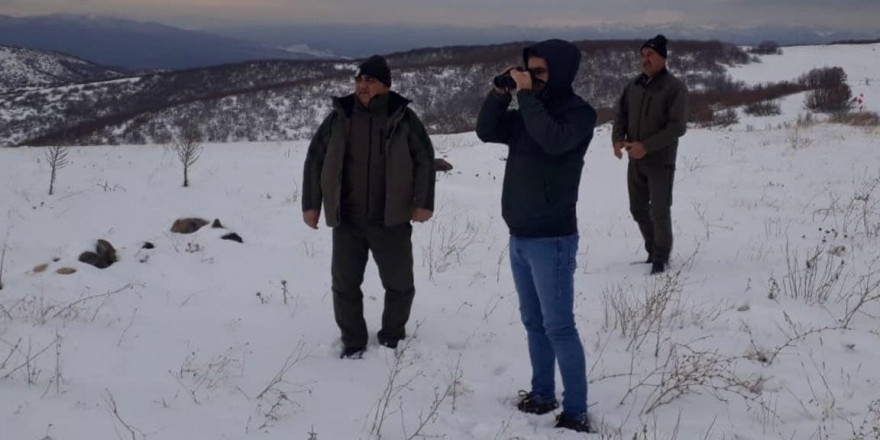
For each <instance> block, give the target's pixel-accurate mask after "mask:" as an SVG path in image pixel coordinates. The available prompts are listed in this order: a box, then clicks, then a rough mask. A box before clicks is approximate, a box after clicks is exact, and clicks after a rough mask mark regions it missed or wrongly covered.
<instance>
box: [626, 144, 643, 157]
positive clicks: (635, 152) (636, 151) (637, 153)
mask: <svg viewBox="0 0 880 440" xmlns="http://www.w3.org/2000/svg"><path fill="white" fill-rule="evenodd" d="M624 148H626V153H627V154H628V155H629V157H631V158H633V159H641V158H643V157H645V155H647V154H648V151H647V150H645V144H643V143H641V142H628V143H626V145H625V147H624Z"/></svg>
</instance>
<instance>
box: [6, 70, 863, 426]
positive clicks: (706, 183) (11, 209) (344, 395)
mask: <svg viewBox="0 0 880 440" xmlns="http://www.w3.org/2000/svg"><path fill="white" fill-rule="evenodd" d="M784 56H785V55H783V57H784ZM802 67H803V68H804V70H808V69H809V67H810V66H809V65H806V64H805V65H804V66H802ZM784 118H785V120H786V121H787V122H791V121H792V120H793V119H795V118H796V114H792V113H787V114H786V115H784ZM878 139H880V132H878V131H877V129H876V128H875V129H856V128H851V127H846V126H837V125H817V126H812V127H799V128H797V127H793V128H774V127H771V128H768V129H766V130H746V129H745V128H740V127H734V128H732V129H730V130H705V129H694V130H691V131H689V132H688V134H687V135H686V136H685V138H684V139H683V141H682V145H681V147H680V158H679V162H678V167H677V172H676V193H675V205H674V206H673V218H674V223H675V226H674V228H675V234H676V247H675V250H674V252H673V260H672V271H671V272H670V273H669V274H667V275H665V276H660V277H650V276H648V275H647V273H646V272H647V268H646V267H645V266H644V265H633V264H631V262H633V261H636V260H640V259H642V258H643V257H644V253H643V251H642V250H641V249H640V247H641V246H640V239H639V237H638V231H637V229H636V227H635V224H634V223H633V222H632V221H631V219H630V218H629V214H628V208H627V201H626V185H625V169H626V163H625V162H624V161H618V160H617V159H615V158H614V157H613V156H612V154H611V152H610V147H609V145H610V133H609V127H607V126H605V127H601V128H599V129H598V130H597V133H596V138H595V139H594V141H593V144H592V146H591V149H590V151H589V152H588V153H587V158H586V164H587V165H586V168H585V171H584V177H583V181H582V185H581V197H580V203H579V208H578V210H579V211H578V213H579V220H580V235H581V243H580V251H579V255H578V267H579V270H578V271H577V273H576V280H575V281H576V289H577V294H576V316H577V322H578V326H579V330H580V332H581V337H582V339H583V341H584V346H585V349H586V351H587V359H588V366H589V378H590V380H591V384H590V405H591V407H590V411H591V413H592V415H593V417H594V419H595V421H596V423H597V425H598V426H599V427H600V428H601V430H602V433H603V434H602V435H601V436H600V435H596V436H594V438H602V439H621V440H623V439H632V438H638V439H688V440H690V439H703V438H711V439H825V438H828V439H870V438H876V437H877V432H878V430H880V401H878V397H880V383H878V379H880V376H878V374H877V373H876V368H874V366H875V365H877V364H878V362H880V334H878V332H877V329H878V317H880V287H878V285H877V280H878V276H877V274H878V273H880V272H878V271H880V246H878V245H880V243H878V240H880V238H878V235H880V204H878V202H877V200H880V167H878V163H880V152H878V150H877V148H876V144H877V141H878ZM433 140H434V142H435V147H436V149H437V151H438V156H445V157H446V158H447V159H448V160H449V161H450V162H452V163H453V164H454V165H455V166H456V169H455V170H454V171H453V172H452V173H449V174H441V175H439V177H438V182H437V212H436V216H435V218H434V219H433V220H432V221H431V222H430V223H427V224H424V225H416V226H415V227H414V254H415V260H416V264H415V266H416V267H415V270H416V286H417V294H416V299H415V306H414V310H413V316H412V321H411V325H410V327H409V330H410V333H411V334H413V336H412V337H411V338H410V339H408V342H407V343H406V345H405V348H403V349H400V350H399V351H398V353H397V356H395V354H394V352H392V351H390V350H387V349H385V348H382V347H379V346H378V345H377V344H376V341H375V339H374V338H373V339H371V341H370V346H369V347H368V351H367V353H366V355H365V357H364V359H363V360H359V361H341V360H339V359H337V358H336V355H337V352H338V350H339V348H340V347H339V342H338V339H337V329H336V327H335V324H334V322H333V316H332V305H331V302H332V300H331V296H330V292H329V282H330V275H329V261H330V231H329V230H328V229H327V228H326V227H321V229H320V230H319V231H312V230H310V229H308V228H306V227H305V226H304V225H302V223H301V219H300V206H299V198H298V194H299V188H300V187H301V182H300V179H301V171H302V162H303V159H304V156H305V149H306V147H307V143H305V142H284V143H255V144H211V145H207V148H206V149H205V151H204V153H203V155H202V158H201V159H200V160H199V162H197V164H196V165H195V168H194V170H193V172H192V174H191V179H192V184H193V186H192V187H191V188H182V187H181V186H180V183H181V171H180V169H179V165H178V164H177V163H176V158H175V156H174V153H173V152H171V151H168V150H166V149H165V148H163V147H162V146H155V145H154V146H123V147H78V148H71V149H69V158H70V161H71V163H70V165H68V166H67V167H66V168H63V169H62V170H60V172H59V175H58V181H57V182H56V188H55V189H56V194H55V195H54V196H47V195H46V191H47V189H48V179H49V175H48V169H47V166H46V163H45V159H43V154H44V150H43V149H39V148H26V147H23V148H16V149H0V163H3V164H4V165H6V164H8V167H6V166H4V173H2V174H0V206H2V207H3V208H4V215H2V216H0V237H6V236H8V238H7V239H6V240H5V243H6V256H5V262H4V270H3V275H2V281H3V284H4V287H3V289H2V290H0V393H2V396H3V398H2V399H0V426H2V427H3V434H2V438H4V439H6V438H10V439H46V438H49V439H57V440H64V439H92V438H126V439H128V438H134V439H138V440H141V439H145V438H149V439H180V438H198V439H202V438H205V439H303V440H306V439H309V440H311V439H320V440H337V439H345V440H349V439H373V440H375V439H379V438H381V439H388V440H398V439H400V440H402V439H408V438H412V436H413V435H414V434H415V433H416V430H417V429H418V428H419V426H420V425H424V427H423V429H422V431H420V434H423V435H427V436H439V437H429V438H447V439H463V440H467V439H480V440H499V439H504V440H519V439H538V440H550V439H553V440H566V439H576V438H584V436H583V435H577V434H574V433H570V432H562V431H559V430H555V429H553V428H552V424H553V422H552V417H551V416H550V415H546V416H531V415H524V414H521V413H519V412H517V411H516V410H515V409H514V407H513V406H512V402H513V399H514V396H515V395H516V391H517V390H518V389H522V388H527V387H528V380H529V366H528V356H527V354H526V344H525V334H524V331H523V329H522V325H521V323H520V322H519V316H518V310H517V302H516V295H515V292H514V289H513V284H512V282H511V276H510V270H509V267H508V265H507V259H506V258H507V254H506V243H507V230H506V228H505V226H504V224H503V221H502V220H501V218H500V206H499V205H500V189H501V177H502V175H503V167H504V161H503V159H504V156H505V153H504V147H502V146H499V145H486V144H482V143H480V142H479V141H478V140H477V139H476V137H475V136H474V135H473V134H472V133H468V134H462V135H454V136H434V137H433ZM793 140H796V141H797V142H794V141H793ZM841 144H845V145H847V148H843V149H842V148H840V145H841ZM189 215H197V216H203V217H204V218H206V219H209V220H211V219H213V218H219V219H220V220H221V221H222V222H223V224H224V225H225V226H226V227H227V228H228V229H229V230H233V231H235V232H237V233H239V234H240V235H241V236H242V237H243V238H244V243H243V244H238V243H234V242H229V241H224V240H220V239H219V236H220V235H222V234H224V233H226V232H228V230H217V229H211V228H209V227H206V228H204V229H203V230H200V231H198V232H197V233H195V234H193V235H179V234H172V233H170V232H168V229H169V228H170V226H171V223H172V222H173V221H174V219H176V218H178V217H181V216H189ZM7 234H8V235H7ZM98 238H104V239H107V240H109V241H110V242H112V243H113V244H114V245H115V246H116V247H117V250H118V252H119V256H120V261H119V262H118V263H117V264H115V265H113V266H111V267H110V268H107V269H104V270H99V269H96V268H93V267H91V266H87V265H84V264H82V263H79V262H77V261H76V258H77V255H78V254H79V253H80V252H81V251H84V250H86V249H88V248H90V247H92V246H94V240H95V239H98ZM144 241H150V242H152V243H153V244H155V246H156V247H155V249H152V250H147V249H141V246H142V244H143V242H144ZM56 259H57V261H55V260H56ZM808 260H809V262H808ZM44 263H47V264H48V268H47V270H46V271H44V272H35V271H34V268H35V267H36V266H37V265H40V264H44ZM61 267H72V268H75V269H77V272H76V273H75V274H72V275H59V274H57V273H55V271H56V270H57V269H59V268H61ZM810 268H817V269H818V270H815V271H811V270H810ZM811 280H812V284H810V281H811ZM822 286H825V288H824V290H823V289H822ZM364 292H365V295H366V299H365V311H366V317H367V322H368V325H369V326H370V330H371V331H372V332H375V331H376V330H378V324H379V322H380V314H381V304H382V291H381V285H380V283H379V280H378V277H377V273H376V268H375V266H374V265H373V264H372V263H371V264H370V265H369V266H368V268H367V273H366V280H365V284H364ZM860 292H866V293H867V295H866V296H865V297H864V298H863V299H864V301H863V302H862V303H861V305H859V304H860V303H859V301H858V300H859V293H860ZM824 294H827V295H824ZM647 299H655V300H657V299H665V300H664V301H659V302H654V303H653V304H665V306H664V307H656V308H655V309H654V310H661V311H662V313H654V314H653V315H651V314H647V313H646V312H644V311H641V312H640V310H644V304H645V302H646V300H647ZM640 304H641V305H642V306H643V307H641V308H640V307H639V305H640ZM848 316H849V317H850V318H851V319H849V320H847V317H848ZM646 317H653V318H654V320H653V321H650V320H648V319H646ZM649 321H650V322H653V324H652V325H647V324H646V323H647V322H649ZM638 323H643V324H644V325H643V326H642V327H641V329H642V330H639V328H638V327H637V326H636V324H638ZM844 323H845V324H847V325H846V328H845V329H843V328H841V327H843V324H844ZM622 327H624V328H626V329H627V331H626V332H625V333H624V332H623V331H622V330H621V328H622ZM633 333H635V334H636V335H639V337H633ZM642 337H643V338H642ZM691 367H694V368H691ZM395 371H396V372H398V374H397V376H396V377H394V378H393V382H391V379H390V378H391V377H392V376H393V373H394V372H395ZM389 383H391V384H392V386H391V387H388V385H389ZM389 389H390V390H391V391H390V393H389V392H388V390H389ZM447 391H448V393H447ZM560 391H561V389H560ZM678 392H682V394H681V395H679V394H678ZM438 396H441V397H442V396H447V397H446V398H445V399H443V401H442V402H441V403H440V404H439V406H437V410H436V411H435V412H432V411H431V408H432V407H433V406H434V403H436V402H437V401H438V400H439V399H440V398H439V397H438ZM560 397H561V396H560ZM386 403H387V404H386ZM652 404H655V405H654V406H656V408H653V409H652V410H650V411H649V409H651V407H652ZM377 409H378V414H379V416H378V417H377V415H376V414H377ZM383 409H384V412H383ZM383 415H384V417H383ZM380 421H381V422H382V423H381V427H380V426H379V425H380V423H379V422H380ZM423 422H424V423H423ZM376 431H378V433H377V432H376ZM643 432H644V434H643ZM309 433H313V434H309Z"/></svg>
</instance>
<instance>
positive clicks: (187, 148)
mask: <svg viewBox="0 0 880 440" xmlns="http://www.w3.org/2000/svg"><path fill="white" fill-rule="evenodd" d="M174 151H176V152H177V158H178V159H180V164H181V165H183V187H184V188H186V187H189V170H190V168H192V166H193V165H194V164H195V163H196V161H197V160H199V156H201V154H202V133H201V130H199V127H197V126H196V124H195V123H194V122H193V121H191V120H185V121H183V122H182V123H181V125H180V134H179V135H178V137H177V140H176V141H175V142H174Z"/></svg>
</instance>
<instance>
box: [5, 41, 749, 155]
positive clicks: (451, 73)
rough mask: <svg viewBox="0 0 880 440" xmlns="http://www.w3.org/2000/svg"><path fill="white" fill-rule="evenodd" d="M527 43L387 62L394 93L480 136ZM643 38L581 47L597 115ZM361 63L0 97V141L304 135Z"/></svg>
mask: <svg viewBox="0 0 880 440" xmlns="http://www.w3.org/2000/svg"><path fill="white" fill-rule="evenodd" d="M525 44H526V43H512V44H504V45H492V46H462V47H447V48H436V49H421V50H415V51H409V52H403V53H398V54H392V55H389V56H388V59H389V62H390V64H391V65H392V66H393V69H394V73H393V80H394V88H395V89H396V90H397V91H398V92H400V93H402V94H403V95H404V96H407V97H409V98H410V99H412V100H413V107H414V108H415V109H416V110H417V111H418V112H419V113H420V114H421V116H422V119H423V120H424V122H425V124H426V126H427V127H428V129H429V131H430V132H431V133H457V132H463V131H469V130H472V129H473V122H474V120H475V117H476V112H477V110H478V107H479V104H480V102H481V101H482V98H483V95H484V94H485V93H486V90H487V84H488V83H489V81H490V80H491V78H492V77H493V76H494V75H496V74H497V73H498V72H500V71H501V70H502V69H504V68H505V67H507V66H509V65H511V64H517V63H520V64H521V62H522V61H521V51H522V48H523V47H524V46H525ZM639 44H641V43H640V42H639V41H584V42H579V43H578V45H579V47H580V48H581V51H582V53H583V55H584V57H583V61H582V64H581V73H580V75H579V76H578V78H577V80H576V83H575V89H576V90H577V91H578V92H579V93H580V94H581V95H582V96H584V97H585V98H587V99H588V100H589V101H590V102H591V103H592V104H593V105H594V106H596V107H597V108H601V107H610V106H612V105H613V102H614V100H615V99H616V98H617V94H618V93H619V92H620V90H621V88H622V86H623V84H624V83H625V82H626V81H627V80H628V79H629V78H630V77H631V76H633V75H635V74H636V73H637V72H638V66H637V61H638V60H637V58H636V54H637V48H638V46H639ZM674 51H675V52H674V57H673V58H672V59H671V64H672V68H673V69H674V70H676V71H677V72H679V74H680V75H681V76H682V77H683V78H684V79H685V80H686V81H687V82H688V85H689V86H690V87H691V88H693V89H695V90H700V89H711V88H713V87H717V86H718V85H719V84H720V85H723V84H726V83H727V79H726V69H727V67H728V66H731V65H736V64H741V63H746V62H748V61H749V57H748V55H747V54H746V53H745V52H743V51H742V50H741V49H739V48H737V47H736V46H733V45H730V44H724V43H720V42H688V41H682V42H677V43H676V45H675V46H674ZM355 66H356V62H329V61H261V62H248V63H241V64H229V65H223V66H217V67H212V68H204V69H192V70H184V71H174V72H163V73H156V74H150V75H147V76H141V77H132V78H128V79H126V81H124V82H118V81H111V82H107V83H103V84H102V83H93V84H87V85H81V86H76V87H59V88H55V89H44V90H39V91H27V90H26V91H16V92H12V93H9V94H7V95H4V96H0V122H2V123H0V145H21V144H28V145H46V144H84V145H85V144H88V145H94V144H139V143H164V142H168V141H170V140H171V139H173V137H174V136H175V133H176V132H177V131H178V129H179V127H180V126H181V124H183V123H185V121H190V123H194V124H196V125H198V126H199V127H200V128H201V131H202V132H203V133H204V135H205V137H206V139H207V140H208V141H215V142H239V141H281V140H292V139H303V138H306V137H308V136H310V135H311V132H312V131H313V130H314V127H315V126H316V125H317V123H318V122H319V121H320V119H321V118H323V117H324V116H325V115H326V113H327V111H328V110H329V107H330V100H329V97H330V96H334V95H342V94H345V93H349V91H350V90H351V87H352V80H351V77H352V75H353V73H354V70H355Z"/></svg>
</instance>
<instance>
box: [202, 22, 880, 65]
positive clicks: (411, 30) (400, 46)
mask: <svg viewBox="0 0 880 440" xmlns="http://www.w3.org/2000/svg"><path fill="white" fill-rule="evenodd" d="M210 31H211V32H213V33H216V34H219V35H227V36H230V37H235V38H241V39H248V40H252V41H255V42H260V43H263V44H266V45H271V46H287V45H290V44H306V45H308V46H309V47H311V48H316V49H321V50H326V51H329V52H331V53H335V54H338V55H341V56H348V57H365V56H368V55H370V54H374V53H391V52H397V51H405V50H411V49H414V48H420V47H441V46H455V45H483V44H501V43H508V42H511V41H538V40H544V39H548V38H565V39H568V40H573V41H581V40H619V39H634V40H645V39H647V38H649V37H652V36H654V35H656V34H658V33H663V34H664V35H666V36H667V37H668V38H670V39H673V40H685V39H687V40H703V41H708V40H717V41H724V42H728V43H735V44H742V45H757V44H758V43H761V42H763V41H775V42H777V43H779V44H781V45H783V46H790V45H803V44H827V43H831V42H834V41H840V40H866V39H876V38H880V30H878V31H877V32H873V33H870V32H841V31H836V30H832V29H819V28H815V27H804V26H787V25H776V26H755V27H732V26H694V25H681V24H668V25H660V26H641V25H639V26H628V25H619V24H614V25H601V26H591V27H561V28H534V27H525V26H500V27H487V28H474V27H456V26H384V25H332V24H331V25H326V24H323V25H301V24H300V25H285V26H266V25H261V26H250V27H228V26H227V27H217V28H211V29H210Z"/></svg>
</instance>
